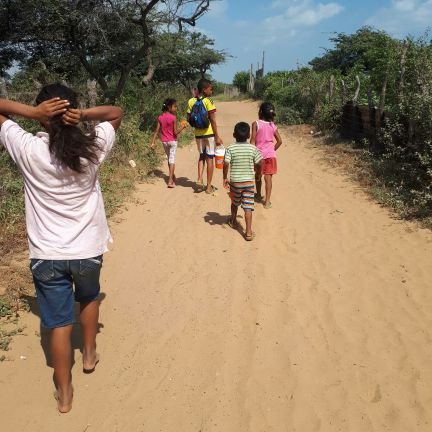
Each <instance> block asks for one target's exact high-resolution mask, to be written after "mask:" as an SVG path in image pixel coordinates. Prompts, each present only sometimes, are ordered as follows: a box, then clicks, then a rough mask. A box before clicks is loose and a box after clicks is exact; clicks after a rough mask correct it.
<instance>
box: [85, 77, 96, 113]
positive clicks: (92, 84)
mask: <svg viewBox="0 0 432 432" xmlns="http://www.w3.org/2000/svg"><path fill="white" fill-rule="evenodd" d="M96 85H97V82H96V80H95V79H92V80H87V98H88V106H89V108H93V107H95V106H96V101H97V88H96Z"/></svg>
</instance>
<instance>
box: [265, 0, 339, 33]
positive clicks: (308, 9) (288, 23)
mask: <svg viewBox="0 0 432 432" xmlns="http://www.w3.org/2000/svg"><path fill="white" fill-rule="evenodd" d="M272 8H273V9H279V10H280V12H279V13H278V14H277V15H273V16H270V17H268V18H266V19H265V21H264V22H265V24H266V25H267V27H268V28H269V29H274V30H280V29H284V28H289V29H293V28H300V27H311V26H315V25H317V24H319V23H320V22H321V21H324V20H327V19H329V18H332V17H334V16H336V15H338V14H339V13H340V12H342V11H343V9H344V8H343V6H342V5H340V4H339V3H335V2H331V3H316V2H315V1H311V0H275V1H273V2H272Z"/></svg>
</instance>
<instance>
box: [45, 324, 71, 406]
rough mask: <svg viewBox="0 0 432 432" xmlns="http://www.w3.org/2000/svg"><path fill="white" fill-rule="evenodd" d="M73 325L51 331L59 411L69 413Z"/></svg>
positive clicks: (51, 349)
mask: <svg viewBox="0 0 432 432" xmlns="http://www.w3.org/2000/svg"><path fill="white" fill-rule="evenodd" d="M71 334H72V325H67V326H64V327H57V328H54V329H52V330H51V335H50V351H51V358H52V363H53V367H54V383H55V386H56V389H57V392H56V399H57V401H58V410H59V411H60V412H62V413H67V412H69V411H70V410H71V409H72V398H73V388H72V376H71V368H72V345H71Z"/></svg>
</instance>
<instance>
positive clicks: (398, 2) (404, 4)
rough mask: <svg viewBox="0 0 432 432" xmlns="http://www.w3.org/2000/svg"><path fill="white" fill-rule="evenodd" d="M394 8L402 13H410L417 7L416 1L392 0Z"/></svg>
mask: <svg viewBox="0 0 432 432" xmlns="http://www.w3.org/2000/svg"><path fill="white" fill-rule="evenodd" d="M393 5H394V8H395V9H396V10H400V11H403V12H411V11H412V10H414V9H415V8H416V6H417V1H415V0H394V1H393Z"/></svg>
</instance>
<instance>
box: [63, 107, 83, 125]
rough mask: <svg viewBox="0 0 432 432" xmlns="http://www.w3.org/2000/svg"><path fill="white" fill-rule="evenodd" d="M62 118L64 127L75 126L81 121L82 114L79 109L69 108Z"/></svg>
mask: <svg viewBox="0 0 432 432" xmlns="http://www.w3.org/2000/svg"><path fill="white" fill-rule="evenodd" d="M62 118H63V123H64V124H65V125H66V126H76V125H77V124H78V123H79V122H80V121H81V119H82V112H81V110H80V109H75V108H69V109H68V110H67V111H66V112H65V113H64V114H63V116H62Z"/></svg>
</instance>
